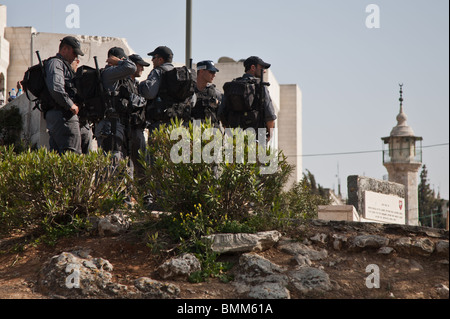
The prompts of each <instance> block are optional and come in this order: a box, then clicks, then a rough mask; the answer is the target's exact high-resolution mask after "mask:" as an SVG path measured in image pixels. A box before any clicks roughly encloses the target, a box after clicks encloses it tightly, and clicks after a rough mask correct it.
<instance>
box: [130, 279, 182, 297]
mask: <svg viewBox="0 0 450 319" xmlns="http://www.w3.org/2000/svg"><path fill="white" fill-rule="evenodd" d="M134 285H135V287H136V288H137V289H138V290H139V291H140V292H141V294H142V297H143V298H148V299H175V298H177V297H178V296H179V294H180V287H178V286H177V285H174V284H170V283H165V282H160V281H157V280H153V279H151V278H147V277H141V278H139V279H137V280H136V281H135V282H134Z"/></svg>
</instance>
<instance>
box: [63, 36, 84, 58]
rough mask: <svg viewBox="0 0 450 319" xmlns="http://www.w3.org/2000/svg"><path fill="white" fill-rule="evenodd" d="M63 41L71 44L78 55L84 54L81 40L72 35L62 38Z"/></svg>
mask: <svg viewBox="0 0 450 319" xmlns="http://www.w3.org/2000/svg"><path fill="white" fill-rule="evenodd" d="M61 43H64V44H67V45H70V46H71V47H72V48H73V51H74V52H75V53H76V54H77V55H81V56H83V55H84V53H83V51H81V43H80V41H78V39H77V38H75V37H72V36H67V37H65V38H63V39H62V40H61Z"/></svg>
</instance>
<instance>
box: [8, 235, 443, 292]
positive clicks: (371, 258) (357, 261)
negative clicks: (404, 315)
mask: <svg viewBox="0 0 450 319" xmlns="http://www.w3.org/2000/svg"><path fill="white" fill-rule="evenodd" d="M301 231H302V232H304V231H305V230H304V229H303V230H301ZM318 232H320V233H325V234H328V235H330V236H331V235H332V232H333V230H332V229H330V228H323V227H321V228H317V229H314V227H308V229H307V233H304V234H302V237H304V238H306V237H308V236H312V235H314V234H316V233H318ZM385 236H386V237H391V238H394V237H398V236H404V234H398V235H397V234H385ZM414 236H415V235H414ZM431 239H432V240H433V241H436V240H437V239H436V238H431ZM447 240H448V237H447ZM23 243H24V237H21V236H16V237H14V238H4V239H0V299H51V298H52V296H45V295H42V294H40V293H39V291H38V289H37V280H38V273H39V271H40V269H41V267H42V265H43V264H44V263H45V262H47V261H48V260H49V259H50V258H51V257H53V256H54V255H57V254H60V253H62V252H70V251H73V250H75V249H77V248H84V249H89V250H90V255H91V256H93V257H102V258H104V259H107V260H109V261H110V263H111V264H112V265H113V266H114V270H113V271H112V272H111V273H112V275H113V281H114V282H117V283H120V284H124V285H130V286H131V285H133V282H134V280H135V279H137V278H140V277H150V278H152V279H156V280H161V279H160V278H159V277H158V275H157V273H156V272H155V270H156V268H157V267H158V266H159V265H160V264H162V262H163V261H164V260H165V258H168V257H169V256H168V255H164V254H152V252H151V249H150V248H149V247H148V246H147V245H146V241H145V239H143V237H142V236H141V235H140V236H137V235H136V233H134V232H128V233H126V234H124V235H122V236H119V237H98V236H92V235H83V236H79V237H73V238H65V239H62V240H60V241H59V242H58V243H57V244H56V245H55V246H53V247H51V246H46V245H44V244H40V245H37V246H34V245H30V244H29V245H28V246H25V247H24V249H19V247H21V245H22V244H23ZM324 245H325V244H324ZM324 248H326V249H327V251H328V257H327V258H326V259H325V260H321V261H315V262H313V266H314V267H320V268H321V269H323V270H324V271H325V272H326V273H327V274H328V275H329V277H330V279H331V281H332V282H333V284H334V286H335V289H333V290H332V291H329V292H321V293H317V294H313V295H308V296H302V295H299V294H296V293H295V292H291V298H292V299H304V298H311V299H442V298H443V296H442V294H440V293H439V292H438V289H437V287H439V286H440V285H446V286H447V287H448V286H449V268H448V267H449V266H448V257H441V256H435V255H434V254H433V255H431V256H419V255H414V256H412V255H411V256H409V255H408V256H405V255H400V254H398V253H396V252H393V253H391V254H389V255H381V254H377V253H376V252H375V251H350V250H341V251H338V250H334V249H333V248H331V247H329V246H324ZM259 254H260V255H262V256H264V257H265V258H267V259H269V260H271V261H273V262H275V263H276V264H278V265H280V266H284V267H286V268H293V267H294V266H295V263H293V258H292V256H290V255H287V254H285V253H283V252H281V251H279V250H278V249H277V248H276V247H275V248H271V249H269V250H267V251H264V252H260V253H259ZM220 258H221V259H222V260H226V261H230V262H233V263H234V264H237V262H238V258H239V256H238V255H234V256H233V255H232V256H222V257H220ZM370 264H376V265H379V267H380V275H381V276H380V277H381V287H380V288H378V289H368V288H367V286H366V278H367V277H368V275H369V273H367V272H366V267H367V266H368V265H370ZM169 282H170V281H169ZM171 283H174V284H176V285H178V286H179V287H180V290H181V295H180V298H181V299H236V298H240V296H236V292H235V289H234V287H233V286H232V285H231V284H230V283H222V282H220V281H219V280H218V279H215V278H211V279H210V280H209V281H208V282H204V283H197V284H193V283H189V282H182V281H177V282H171ZM446 298H448V295H447V297H446Z"/></svg>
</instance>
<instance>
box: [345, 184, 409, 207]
mask: <svg viewBox="0 0 450 319" xmlns="http://www.w3.org/2000/svg"><path fill="white" fill-rule="evenodd" d="M347 188H348V200H347V204H348V205H353V206H354V207H355V208H356V211H357V212H358V213H359V215H360V216H364V207H365V197H364V194H365V192H366V191H371V192H375V193H380V194H385V195H393V196H397V197H400V198H405V186H404V185H402V184H398V183H393V182H388V181H382V180H378V179H374V178H369V177H365V176H357V175H352V176H349V177H348V178H347Z"/></svg>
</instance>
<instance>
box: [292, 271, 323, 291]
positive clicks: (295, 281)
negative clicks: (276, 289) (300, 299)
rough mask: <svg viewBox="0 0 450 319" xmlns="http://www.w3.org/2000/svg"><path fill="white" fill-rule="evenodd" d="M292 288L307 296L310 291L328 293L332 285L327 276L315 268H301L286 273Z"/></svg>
mask: <svg viewBox="0 0 450 319" xmlns="http://www.w3.org/2000/svg"><path fill="white" fill-rule="evenodd" d="M288 276H289V279H290V282H291V284H292V285H293V287H295V289H297V290H298V291H299V292H301V293H304V294H308V293H310V292H312V291H330V290H331V289H332V284H331V281H330V277H329V276H328V274H327V273H326V272H325V271H323V270H321V269H317V268H313V267H301V268H299V269H298V270H295V271H291V272H289V273H288Z"/></svg>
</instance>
